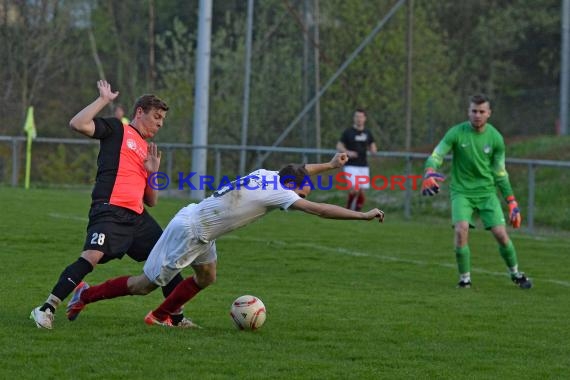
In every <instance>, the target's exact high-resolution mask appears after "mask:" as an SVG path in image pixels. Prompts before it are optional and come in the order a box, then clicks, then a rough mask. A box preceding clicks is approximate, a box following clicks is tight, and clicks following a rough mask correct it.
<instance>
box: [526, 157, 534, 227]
mask: <svg viewBox="0 0 570 380" xmlns="http://www.w3.org/2000/svg"><path fill="white" fill-rule="evenodd" d="M535 171H536V167H535V166H534V164H528V211H527V212H528V215H527V218H528V222H527V225H528V231H529V232H530V233H531V234H532V233H534V190H535Z"/></svg>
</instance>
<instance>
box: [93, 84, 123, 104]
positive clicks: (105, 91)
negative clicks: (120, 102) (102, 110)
mask: <svg viewBox="0 0 570 380" xmlns="http://www.w3.org/2000/svg"><path fill="white" fill-rule="evenodd" d="M97 88H98V89H99V96H100V97H101V98H103V99H105V100H106V101H108V102H112V101H113V100H115V99H116V98H117V96H119V91H115V92H113V91H112V90H111V85H110V84H109V82H107V81H106V80H104V79H103V80H100V81H97Z"/></svg>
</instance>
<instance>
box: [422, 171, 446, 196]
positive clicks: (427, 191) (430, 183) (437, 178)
mask: <svg viewBox="0 0 570 380" xmlns="http://www.w3.org/2000/svg"><path fill="white" fill-rule="evenodd" d="M443 181H445V176H444V175H443V174H440V173H437V172H436V171H435V170H433V169H431V168H427V169H426V174H425V175H424V180H423V182H422V195H429V196H430V197H431V196H433V195H435V194H437V193H439V183H438V182H443Z"/></svg>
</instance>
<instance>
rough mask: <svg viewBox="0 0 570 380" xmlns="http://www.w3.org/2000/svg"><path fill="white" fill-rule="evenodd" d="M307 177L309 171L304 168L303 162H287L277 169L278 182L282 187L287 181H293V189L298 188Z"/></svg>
mask: <svg viewBox="0 0 570 380" xmlns="http://www.w3.org/2000/svg"><path fill="white" fill-rule="evenodd" d="M309 177H310V176H309V172H308V171H307V169H305V164H302V165H300V164H289V165H287V166H284V167H283V168H281V170H279V182H280V183H281V185H282V186H284V187H285V186H286V185H287V184H288V183H290V182H293V183H294V184H295V189H299V188H301V186H302V185H303V183H306V182H307V179H308V178H309Z"/></svg>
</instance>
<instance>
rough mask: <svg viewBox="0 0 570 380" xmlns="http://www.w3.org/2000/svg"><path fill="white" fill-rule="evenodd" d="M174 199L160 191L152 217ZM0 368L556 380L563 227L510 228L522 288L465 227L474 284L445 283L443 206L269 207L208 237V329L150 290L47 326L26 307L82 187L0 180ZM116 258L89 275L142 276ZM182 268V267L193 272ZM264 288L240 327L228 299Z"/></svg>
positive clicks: (486, 243) (72, 375)
mask: <svg viewBox="0 0 570 380" xmlns="http://www.w3.org/2000/svg"><path fill="white" fill-rule="evenodd" d="M184 204H185V202H184V201H183V200H171V199H162V200H161V201H160V202H159V205H158V206H157V207H156V208H154V209H152V210H151V212H152V214H153V215H154V216H155V217H156V218H157V220H158V221H159V222H160V223H161V224H162V225H163V226H164V225H166V223H167V222H168V220H169V219H170V218H171V216H172V215H174V213H175V212H176V211H177V210H178V209H179V208H180V207H181V206H183V205H184ZM0 205H1V206H0V210H1V218H0V230H1V231H2V232H1V234H0V252H1V255H2V270H1V271H2V280H3V281H2V287H1V288H0V294H1V295H2V296H1V300H2V306H1V307H0V310H1V312H0V325H1V326H0V337H1V341H0V347H1V348H0V351H1V352H2V355H1V356H2V365H1V366H0V378H3V379H28V378H29V379H32V378H34V379H35V378H44V379H199V378H203V379H226V378H237V379H242V378H254V379H255V378H267V379H279V378H281V379H297V378H303V379H305V378H307V379H566V378H568V376H569V375H568V374H569V370H570V348H569V347H570V346H569V344H568V342H569V341H570V331H569V330H570V329H569V327H568V321H569V315H570V302H569V300H570V297H569V294H568V293H569V291H570V255H569V250H568V247H569V246H570V239H568V238H565V237H557V236H552V235H550V236H538V237H537V236H535V237H531V236H528V235H525V234H523V233H520V232H515V233H512V234H511V236H512V237H513V240H514V242H515V244H516V246H517V249H518V253H519V259H520V262H521V269H523V270H524V271H526V272H527V273H528V274H529V275H530V277H531V278H533V280H534V283H535V288H533V289H531V290H530V291H523V290H521V289H518V288H516V287H514V286H513V285H512V284H511V282H510V280H509V279H508V277H507V275H506V274H505V272H504V269H503V263H502V261H501V259H500V257H499V255H498V252H497V249H496V246H495V243H494V242H493V240H492V237H491V236H490V234H489V233H487V232H484V231H481V230H476V231H474V232H473V233H472V235H471V244H470V245H471V248H472V252H473V268H474V269H473V282H474V285H475V287H474V288H473V289H462V290H458V289H455V283H456V281H457V278H456V269H455V260H454V255H453V251H452V230H451V229H450V226H449V221H448V220H447V219H437V218H424V219H418V220H414V221H412V222H406V221H404V220H401V219H399V218H398V217H393V216H392V215H390V214H387V217H386V221H385V223H384V224H382V225H381V224H378V223H376V222H353V221H351V222H346V221H345V222H342V221H330V220H322V219H319V218H316V217H312V216H309V215H304V214H301V213H295V212H290V213H282V212H278V211H275V212H273V213H271V214H269V215H268V216H267V217H266V218H264V219H262V220H261V221H259V222H257V223H255V224H252V225H250V226H248V227H246V228H244V229H241V230H239V231H237V232H235V233H233V234H231V235H228V236H226V237H223V238H221V239H220V240H218V254H219V273H218V282H217V283H216V284H215V285H213V286H212V287H210V288H208V289H206V290H205V291H204V292H202V293H201V294H199V295H198V297H197V298H196V299H194V300H193V301H191V302H190V303H189V305H187V308H186V312H187V314H188V315H189V316H191V317H192V318H193V319H194V320H195V321H196V322H197V323H199V324H201V325H202V326H203V327H204V329H202V330H198V331H189V330H177V329H164V328H160V327H155V326H152V327H149V326H146V325H145V324H144V323H143V321H142V319H143V317H144V315H145V314H146V313H147V312H148V311H149V310H151V309H153V308H154V307H156V306H157V305H158V303H160V301H161V299H162V294H161V293H160V291H157V292H155V293H153V294H150V295H148V296H146V297H124V298H119V299H115V300H110V301H103V302H100V303H96V304H93V305H90V306H89V307H88V308H87V309H86V310H85V311H84V312H83V313H82V314H81V316H80V317H79V318H78V320H77V321H75V322H68V321H67V320H66V319H65V314H64V310H63V308H62V309H60V310H59V312H58V314H57V315H56V320H55V328H54V330H51V331H48V330H40V329H37V328H36V327H35V325H34V323H33V322H32V321H31V320H29V319H28V316H29V313H30V311H31V309H32V308H33V307H35V306H37V305H38V304H40V303H42V302H43V301H44V300H45V298H46V297H47V295H48V293H49V292H50V290H51V288H52V286H53V284H54V282H55V281H56V279H57V278H58V276H59V274H60V272H61V271H62V270H63V268H65V266H67V265H68V264H70V263H71V262H73V261H74V260H75V259H76V258H77V256H78V254H79V252H80V250H81V247H82V244H83V239H84V231H85V225H86V221H87V218H86V213H87V210H88V206H89V193H88V192H86V191H78V190H74V191H71V190H53V189H52V190H45V189H44V190H37V189H36V190H30V191H24V190H21V189H12V188H5V187H4V188H2V187H0ZM141 269H142V264H140V263H135V262H133V261H131V260H130V259H128V258H125V259H124V260H122V261H113V262H110V263H108V264H104V265H101V266H99V267H98V268H96V270H95V271H94V272H93V273H91V274H90V275H89V276H88V277H87V281H88V282H90V283H99V282H101V281H104V280H105V279H107V278H110V277H114V276H118V275H123V274H139V273H140V272H141ZM189 273H190V272H189V271H185V272H184V273H183V274H185V275H189ZM243 294H254V295H256V296H258V297H260V298H261V299H262V300H263V301H264V303H265V305H266V307H267V309H268V317H267V321H266V323H265V325H264V326H263V328H262V329H261V330H259V331H257V332H254V333H251V332H241V331H238V330H236V329H235V328H234V327H233V325H232V321H231V319H230V317H229V315H228V313H229V307H230V304H231V302H232V301H233V299H235V298H236V297H238V296H240V295H243Z"/></svg>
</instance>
